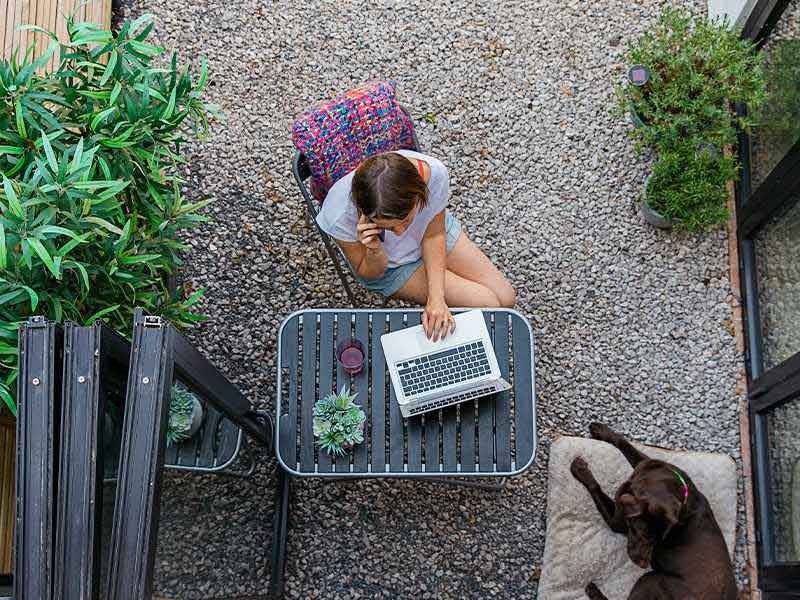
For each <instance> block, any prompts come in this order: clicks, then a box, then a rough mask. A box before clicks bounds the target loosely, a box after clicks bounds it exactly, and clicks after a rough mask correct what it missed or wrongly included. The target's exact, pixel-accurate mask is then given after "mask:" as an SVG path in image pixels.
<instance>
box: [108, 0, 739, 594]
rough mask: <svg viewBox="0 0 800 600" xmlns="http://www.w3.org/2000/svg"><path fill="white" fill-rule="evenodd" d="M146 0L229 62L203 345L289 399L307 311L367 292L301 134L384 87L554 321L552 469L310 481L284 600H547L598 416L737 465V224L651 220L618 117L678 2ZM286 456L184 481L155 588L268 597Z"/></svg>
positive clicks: (532, 309)
mask: <svg viewBox="0 0 800 600" xmlns="http://www.w3.org/2000/svg"><path fill="white" fill-rule="evenodd" d="M131 2H133V4H131V5H128V6H126V7H124V8H123V11H124V12H125V13H126V14H128V15H135V14H139V13H140V12H145V11H146V12H152V13H155V14H156V15H157V28H156V32H157V36H158V38H159V40H160V41H161V42H162V43H164V44H165V45H167V46H168V47H174V48H177V49H179V50H180V52H181V54H182V56H183V57H190V58H195V57H197V56H199V55H200V54H204V55H206V56H207V57H208V59H209V64H210V68H211V73H212V78H213V81H212V86H211V87H210V89H209V99H210V100H211V101H213V102H217V103H219V104H221V105H222V107H223V109H224V110H225V112H226V113H227V115H228V118H227V122H226V123H225V124H223V125H219V126H217V127H216V128H215V131H214V135H213V139H212V140H211V142H210V143H209V144H207V145H204V146H191V147H189V148H188V153H189V155H190V166H189V168H188V170H187V177H188V184H187V193H188V195H189V196H191V197H192V198H202V197H207V196H214V197H216V199H217V200H216V203H215V204H213V205H212V207H211V208H210V214H211V216H212V217H213V218H214V220H215V224H214V225H210V226H206V227H204V228H202V229H201V230H200V231H198V232H197V234H196V235H194V236H193V237H192V238H191V244H192V251H191V253H190V256H188V257H187V259H188V260H187V270H186V274H185V275H186V278H187V279H188V280H189V281H190V282H191V284H192V285H193V286H195V287H205V288H207V290H208V291H207V294H206V297H205V301H204V303H203V309H204V310H205V311H206V313H207V314H209V315H211V316H212V319H211V320H210V321H209V322H208V323H206V324H205V325H203V327H202V328H201V329H199V330H198V331H196V332H194V333H193V337H194V339H195V340H196V341H197V343H198V345H199V346H200V347H201V348H202V349H203V350H204V352H205V353H207V354H208V355H209V356H210V357H211V358H212V359H213V360H214V362H215V363H216V364H218V365H219V366H220V368H222V370H223V371H224V372H225V373H227V374H228V376H229V377H230V378H231V379H232V380H233V381H235V382H236V383H237V384H238V385H239V386H240V387H241V389H242V390H244V391H245V392H246V393H247V394H248V395H249V397H250V398H252V399H253V400H254V401H256V402H258V403H263V404H266V405H268V406H271V402H272V400H271V399H272V398H273V397H274V395H275V390H274V385H275V383H274V382H275V373H276V371H275V350H276V335H277V330H278V327H279V324H280V322H281V321H282V319H283V318H284V317H285V316H286V315H287V314H289V313H290V312H291V311H293V310H295V309H297V308H301V307H305V306H320V307H331V306H342V305H345V304H346V299H345V296H344V294H343V291H342V290H341V289H340V286H339V285H337V279H336V277H335V274H334V272H333V269H332V268H331V266H330V264H329V262H328V261H327V260H326V256H325V255H324V254H323V249H322V245H321V243H320V242H319V239H318V237H317V235H316V233H315V232H314V231H313V230H312V229H310V228H309V227H308V226H307V225H306V223H305V219H304V217H303V211H302V209H301V206H300V198H299V195H298V192H297V190H296V188H295V186H294V182H293V180H292V177H291V172H290V164H289V161H290V157H291V154H292V148H291V145H290V140H289V128H290V124H291V120H292V117H293V116H294V115H295V114H296V113H297V112H299V111H300V110H301V109H302V108H304V107H305V106H306V105H308V104H310V103H312V102H314V101H316V100H317V99H320V98H325V97H330V96H332V95H334V94H335V93H337V92H339V91H342V90H345V89H347V88H349V87H352V86H355V85H357V84H360V83H362V82H363V81H366V80H371V79H375V78H392V79H394V80H396V81H397V82H398V83H399V89H400V95H401V99H402V101H403V103H404V104H406V105H407V106H408V107H409V108H410V110H411V112H412V115H413V116H414V118H415V120H416V122H417V124H418V128H419V134H420V138H421V143H422V145H423V147H424V148H425V149H426V150H427V151H428V152H430V153H431V154H433V155H434V156H437V157H439V158H440V159H442V160H443V161H444V162H445V163H446V164H447V165H448V166H449V168H450V170H451V184H452V190H453V193H452V198H451V203H450V206H451V208H452V210H453V211H454V212H455V213H456V214H457V215H458V216H459V217H460V218H461V220H462V222H463V223H464V225H465V228H466V231H467V232H468V233H469V235H470V236H472V237H473V239H475V240H476V241H477V242H478V243H479V245H481V246H482V247H483V249H484V250H485V251H486V253H487V254H488V255H489V256H490V257H491V258H492V259H493V260H494V261H495V262H496V263H497V264H498V265H500V267H501V269H502V270H503V271H505V272H506V273H507V274H508V276H509V278H510V279H511V281H512V282H513V284H514V285H515V286H516V288H517V290H518V297H519V305H518V308H519V309H520V310H521V311H522V312H524V313H525V314H526V315H527V316H528V317H529V318H530V320H531V322H532V324H533V326H534V331H535V335H536V343H537V356H536V375H537V382H536V384H537V391H538V419H539V420H538V427H539V433H540V440H541V441H540V446H539V451H538V458H537V461H536V464H535V465H534V466H533V468H531V469H530V471H529V472H528V473H527V474H526V475H525V476H523V477H520V478H518V479H516V480H514V481H513V482H512V483H511V484H510V485H509V486H508V487H507V489H505V490H504V491H503V492H502V493H499V494H493V493H488V492H479V491H474V490H469V489H460V488H451V487H445V486H437V485H433V484H424V483H413V482H393V483H388V482H383V481H381V482H362V483H356V484H343V485H339V484H328V485H325V484H321V483H317V482H311V481H302V482H299V483H298V484H297V485H296V486H295V496H294V502H293V507H292V509H293V523H292V529H291V531H290V539H289V548H288V565H287V597H289V598H364V597H370V598H389V597H391V598H485V597H492V596H496V597H528V598H530V597H533V596H535V594H536V587H537V581H538V574H539V571H540V565H541V556H542V552H543V549H544V534H545V522H544V514H545V497H546V487H547V482H546V464H547V459H548V450H549V446H550V442H551V441H552V440H553V439H554V437H555V436H557V435H559V434H562V433H568V434H584V433H585V432H586V430H587V426H588V423H589V422H590V421H592V420H595V419H600V420H603V421H605V422H607V423H609V424H612V425H613V426H615V427H617V428H618V429H619V430H621V431H623V432H625V433H627V434H629V435H630V436H631V437H633V438H635V439H637V440H641V441H643V442H647V443H652V444H659V445H663V446H669V447H675V448H686V449H692V450H710V451H717V452H725V453H728V454H730V455H732V456H733V457H735V458H736V459H737V461H738V460H739V458H740V440H739V429H738V414H737V406H738V398H737V397H736V391H735V383H736V376H737V370H738V368H739V366H740V364H741V357H740V356H737V354H736V346H735V341H734V337H733V325H732V321H731V314H732V313H731V308H730V305H729V303H730V301H731V289H730V286H729V282H728V276H727V268H728V262H727V260H728V259H727V250H726V248H727V246H726V244H727V239H726V234H725V232H724V230H722V229H719V230H716V231H712V232H710V233H708V234H705V235H701V236H686V235H682V234H675V233H673V234H667V233H662V232H657V231H655V230H653V229H651V228H650V227H648V226H647V225H645V224H644V223H643V222H642V219H641V217H640V215H639V213H638V212H637V210H636V208H635V205H634V201H635V200H636V198H637V196H638V195H639V193H640V191H641V188H642V184H643V181H644V178H645V176H646V175H647V173H648V168H649V167H648V165H649V162H648V159H647V157H639V156H637V155H636V154H635V153H634V151H633V148H632V144H631V143H630V141H629V140H628V139H627V138H626V136H625V132H626V129H627V128H628V124H627V122H626V120H624V119H618V118H615V117H612V116H611V115H610V113H609V108H610V106H611V104H612V97H613V95H612V83H613V82H614V81H617V80H618V79H619V78H620V77H621V75H622V73H623V72H624V58H623V54H624V48H625V45H626V43H627V42H628V41H629V40H631V39H633V38H634V37H636V36H637V35H638V34H640V33H641V32H642V31H644V29H645V27H646V26H647V24H649V23H651V22H652V21H653V20H654V18H655V17H656V15H657V14H658V10H659V8H660V6H661V5H662V3H661V2H656V1H651V0H638V1H636V2H630V1H629V0H604V1H603V2H595V3H586V2H580V1H578V0H567V1H555V0H532V1H531V0H529V1H522V0H514V1H503V2H457V1H448V0H444V1H442V2H437V3H431V2H421V1H418V0H403V1H394V0H385V1H383V2H368V3H364V2H351V1H337V2H329V1H322V0H317V1H309V2H302V3H299V2H298V3H294V2H284V3H280V4H278V3H272V2H263V1H257V0H227V1H225V2H220V1H217V0H204V1H200V2H196V1H195V2H192V1H189V0H173V1H170V2H167V1H166V0H131ZM692 5H693V6H694V8H695V9H697V10H701V9H702V7H703V4H702V3H693V4H692ZM426 115H427V119H426V118H424V117H425V116H426ZM274 475H275V466H274V463H273V462H272V461H271V460H267V459H266V457H262V460H261V461H260V466H259V469H258V472H257V474H256V476H255V478H254V479H252V480H247V481H240V480H231V479H226V478H220V477H208V476H206V477H197V476H191V475H177V476H176V475H170V476H169V477H168V478H167V481H166V485H165V490H164V501H163V511H162V528H161V536H160V547H159V553H158V557H157V582H156V584H157V585H156V587H157V589H159V590H160V591H161V592H162V593H163V594H164V595H165V596H168V597H174V598H209V597H238V596H247V595H257V596H259V597H260V595H261V594H264V593H265V590H266V580H267V576H268V574H267V571H268V564H269V560H268V555H269V546H270V543H271V539H270V531H269V523H270V518H271V516H272V495H273V493H274V481H275V479H274ZM565 476H567V475H566V474H565ZM743 522H744V513H743V512H742V513H741V523H740V532H739V541H738V545H737V556H736V564H737V568H738V569H739V572H740V574H741V580H742V582H743V583H744V576H743V571H742V569H743V566H744V562H745V561H744V558H743V548H744V539H743V535H744V534H743Z"/></svg>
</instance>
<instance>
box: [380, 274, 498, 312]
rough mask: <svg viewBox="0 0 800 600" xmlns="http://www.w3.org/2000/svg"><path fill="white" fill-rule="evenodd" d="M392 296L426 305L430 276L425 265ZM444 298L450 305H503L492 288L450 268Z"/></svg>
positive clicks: (445, 281)
mask: <svg viewBox="0 0 800 600" xmlns="http://www.w3.org/2000/svg"><path fill="white" fill-rule="evenodd" d="M392 297H393V298H400V299H402V300H408V301H409V302H414V303H415V304H422V305H424V304H425V303H426V302H427V301H428V277H427V275H426V274H425V266H424V265H420V267H419V268H418V269H417V270H416V271H414V274H413V275H412V276H411V277H410V278H409V279H408V281H406V282H405V283H404V284H403V287H401V288H400V289H399V290H398V291H397V292H396V293H395V294H394V295H393V296H392ZM444 298H445V302H447V305H448V306H464V307H467V306H476V307H488V308H495V307H499V306H501V304H500V300H499V299H498V297H497V295H496V294H495V293H494V292H493V291H492V290H490V289H489V288H487V287H485V286H483V285H481V284H480V283H477V282H475V281H470V280H469V279H465V278H464V277H461V276H460V275H456V274H455V273H453V272H452V271H450V270H449V269H448V270H447V271H445V273H444Z"/></svg>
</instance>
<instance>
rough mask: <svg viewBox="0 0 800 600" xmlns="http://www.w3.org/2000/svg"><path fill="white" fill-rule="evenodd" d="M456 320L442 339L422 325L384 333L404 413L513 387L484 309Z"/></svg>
mask: <svg viewBox="0 0 800 600" xmlns="http://www.w3.org/2000/svg"><path fill="white" fill-rule="evenodd" d="M455 320H456V330H455V332H453V333H450V334H448V335H447V337H446V338H444V339H443V340H439V341H437V342H433V341H431V340H429V339H428V338H427V337H426V335H425V331H424V330H423V329H422V325H417V326H416V327H409V328H408V329H402V330H400V331H393V332H392V333H386V334H384V335H382V336H381V346H383V353H384V355H385V356H386V364H387V366H388V367H389V374H390V376H391V378H392V386H393V387H394V392H395V395H396V397H397V402H398V403H399V404H400V412H401V413H402V414H403V416H404V417H413V416H415V415H419V414H422V413H424V412H428V411H431V410H438V409H440V408H444V407H445V406H450V405H452V404H457V403H459V402H464V401H465V400H473V399H474V398H480V397H481V396H487V395H489V394H494V393H496V392H502V391H505V390H508V389H510V388H511V385H509V383H508V382H507V381H505V380H504V379H503V378H502V377H500V368H499V367H498V366H497V357H496V356H495V354H494V348H493V347H492V341H491V340H490V339H489V330H488V329H486V321H485V320H484V319H483V312H482V311H480V310H471V311H469V312H463V313H460V314H457V315H456V316H455Z"/></svg>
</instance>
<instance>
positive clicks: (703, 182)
mask: <svg viewBox="0 0 800 600" xmlns="http://www.w3.org/2000/svg"><path fill="white" fill-rule="evenodd" d="M735 176H736V160H735V159H734V158H733V157H731V156H725V155H723V154H722V153H717V152H714V151H708V150H701V151H697V150H695V149H694V148H688V147H687V146H686V145H685V144H681V145H679V146H677V147H675V148H672V149H664V150H663V151H662V152H661V154H660V155H659V160H658V162H656V164H655V166H654V167H653V173H652V175H651V176H650V178H649V179H648V183H647V189H646V190H645V201H646V202H647V204H648V205H650V206H651V207H652V208H654V209H655V210H656V211H657V212H659V213H660V214H662V215H663V216H665V217H667V218H669V219H672V220H674V221H675V224H676V226H677V227H679V228H681V229H685V230H687V231H700V230H702V229H705V228H707V227H710V226H712V225H715V224H718V223H721V222H723V221H724V220H725V219H726V218H727V216H728V210H727V200H728V192H727V189H726V187H725V186H726V183H727V182H728V181H729V180H731V179H733V178H734V177H735Z"/></svg>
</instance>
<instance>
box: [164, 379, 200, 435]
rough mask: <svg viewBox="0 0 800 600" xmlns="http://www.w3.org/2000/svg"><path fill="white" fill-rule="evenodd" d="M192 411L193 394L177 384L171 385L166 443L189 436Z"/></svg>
mask: <svg viewBox="0 0 800 600" xmlns="http://www.w3.org/2000/svg"><path fill="white" fill-rule="evenodd" d="M193 413H194V394H192V393H191V392H190V391H189V390H187V389H186V388H183V387H181V386H178V385H173V386H172V397H171V398H170V402H169V421H168V422H167V445H168V446H171V445H173V444H178V443H180V442H182V441H183V440H185V439H187V438H188V437H189V431H190V429H191V427H192V415H193Z"/></svg>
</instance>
